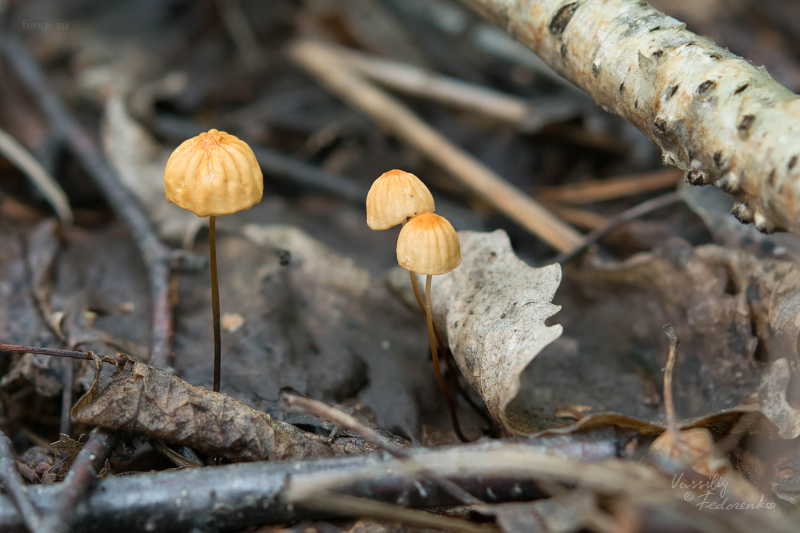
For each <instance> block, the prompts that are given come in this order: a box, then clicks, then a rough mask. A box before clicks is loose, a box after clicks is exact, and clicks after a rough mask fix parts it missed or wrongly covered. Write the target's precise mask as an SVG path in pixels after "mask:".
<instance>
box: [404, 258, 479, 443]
mask: <svg viewBox="0 0 800 533" xmlns="http://www.w3.org/2000/svg"><path fill="white" fill-rule="evenodd" d="M412 275H413V273H412ZM432 279H433V276H431V275H430V274H428V276H427V278H426V279H425V318H426V320H427V321H428V339H429V340H430V342H431V357H432V358H433V371H434V373H436V381H437V382H438V383H439V388H440V389H441V390H442V394H443V395H444V399H445V401H446V402H447V407H448V409H450V419H451V420H452V421H453V431H455V432H456V436H458V438H459V440H461V442H469V440H468V439H467V438H466V437H465V436H464V434H463V433H461V426H460V425H459V424H458V414H457V413H456V405H455V403H454V402H453V398H451V397H450V393H449V392H448V391H447V385H446V384H445V382H444V378H443V377H442V370H441V369H440V368H439V350H438V349H437V347H436V335H435V334H434V333H433V313H432V312H431V280H432Z"/></svg>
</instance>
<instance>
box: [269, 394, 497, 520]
mask: <svg viewBox="0 0 800 533" xmlns="http://www.w3.org/2000/svg"><path fill="white" fill-rule="evenodd" d="M281 401H282V403H283V405H284V407H286V408H288V409H291V410H293V411H297V412H301V413H305V414H309V415H313V416H316V417H318V418H322V419H323V420H328V421H330V422H334V423H336V424H339V425H340V426H343V427H345V428H347V429H348V430H350V431H352V432H354V433H355V434H356V435H360V436H361V437H362V438H364V439H365V440H367V441H368V442H370V443H372V444H374V445H375V446H377V447H379V448H381V449H383V450H386V451H387V452H389V453H390V454H391V455H392V456H394V457H396V458H397V459H402V460H412V461H413V457H412V456H411V455H409V454H408V453H407V452H406V451H405V450H404V449H403V448H401V447H400V446H398V445H397V444H395V443H393V442H392V441H390V440H389V439H387V438H386V437H384V436H383V435H381V434H380V433H378V432H377V431H375V430H374V429H372V428H370V427H368V426H366V425H364V424H362V423H361V422H359V421H358V420H356V419H355V418H354V417H352V416H350V415H348V414H347V413H345V412H344V411H341V410H339V409H336V408H334V407H331V406H329V405H327V404H325V403H323V402H320V401H319V400H314V399H311V398H305V397H303V396H299V395H297V394H292V393H290V392H285V391H284V392H283V393H282V394H281ZM430 474H433V472H430ZM431 479H433V480H435V481H437V482H439V483H440V484H441V485H442V488H443V489H444V490H446V491H447V492H448V493H449V494H451V495H452V496H453V497H454V498H456V499H458V500H459V501H461V503H464V504H467V505H478V504H482V503H483V502H482V501H481V500H479V499H478V498H476V497H475V496H473V495H472V494H470V493H469V492H467V491H465V490H464V489H462V488H461V487H459V486H458V485H456V484H455V483H453V482H452V481H450V480H448V479H444V478H442V477H440V476H436V475H435V474H433V475H432V476H431Z"/></svg>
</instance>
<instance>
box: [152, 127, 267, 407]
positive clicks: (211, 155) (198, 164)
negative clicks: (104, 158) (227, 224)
mask: <svg viewBox="0 0 800 533" xmlns="http://www.w3.org/2000/svg"><path fill="white" fill-rule="evenodd" d="M164 191H165V192H166V195H167V200H168V201H170V202H173V203H176V204H178V205H179V206H180V207H182V208H184V209H186V210H188V211H191V212H193V213H194V214H195V215H197V216H199V217H210V218H209V221H208V231H209V236H208V241H209V259H210V263H211V307H212V320H213V325H214V392H219V386H220V367H221V361H222V348H221V344H220V330H219V283H218V278H217V250H216V240H215V235H214V234H215V225H216V217H218V216H221V215H230V214H231V213H236V212H238V211H244V210H245V209H249V208H251V207H252V206H253V205H255V204H257V203H258V202H260V201H261V195H262V194H263V192H264V178H263V175H262V174H261V168H260V167H259V166H258V161H256V156H255V154H253V150H251V149H250V147H249V146H247V143H245V142H244V141H242V140H240V139H238V138H237V137H234V136H233V135H229V134H227V133H225V132H224V131H217V130H213V129H212V130H209V131H208V132H207V133H201V134H200V135H198V136H197V137H193V138H191V139H189V140H187V141H184V142H183V143H181V145H180V146H178V147H177V148H176V149H175V151H174V152H172V155H171V156H170V157H169V160H168V161H167V166H166V168H165V169H164Z"/></svg>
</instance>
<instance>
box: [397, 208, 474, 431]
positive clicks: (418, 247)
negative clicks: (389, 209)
mask: <svg viewBox="0 0 800 533" xmlns="http://www.w3.org/2000/svg"><path fill="white" fill-rule="evenodd" d="M397 262H398V264H399V265H400V266H401V267H403V268H405V269H406V270H408V271H409V272H410V273H411V276H412V279H413V277H414V274H415V273H417V274H424V275H425V276H426V279H425V318H426V320H427V323H428V338H429V340H430V345H431V357H432V358H433V371H434V372H435V373H436V381H437V382H438V383H439V388H440V389H441V390H442V394H444V397H445V400H446V401H447V405H448V407H449V409H450V418H451V419H452V421H453V429H454V430H455V432H456V435H457V436H458V438H459V439H461V440H462V441H466V440H467V439H466V437H464V434H463V433H462V432H461V428H460V427H459V424H458V417H457V415H456V409H455V404H454V403H453V399H452V398H451V397H450V394H449V393H448V392H447V386H446V385H445V383H444V379H443V378H442V372H441V370H440V369H439V351H438V349H437V346H436V336H435V334H434V329H433V315H432V313H431V280H432V279H433V276H437V275H440V274H447V273H448V272H450V271H451V270H453V269H454V268H456V267H457V266H458V265H460V264H461V245H460V244H459V242H458V234H457V233H456V230H455V229H453V226H452V225H451V224H450V222H448V221H447V219H446V218H444V217H441V216H439V215H436V214H434V213H422V214H420V215H417V216H415V217H412V218H411V220H409V221H408V223H407V224H405V225H404V226H403V229H402V230H400V236H399V237H398V238H397Z"/></svg>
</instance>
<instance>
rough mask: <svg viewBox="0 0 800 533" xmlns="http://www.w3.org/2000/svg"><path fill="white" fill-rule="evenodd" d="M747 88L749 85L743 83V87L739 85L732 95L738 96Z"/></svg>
mask: <svg viewBox="0 0 800 533" xmlns="http://www.w3.org/2000/svg"><path fill="white" fill-rule="evenodd" d="M748 87H750V84H749V83H745V84H744V85H740V86H739V87H738V88H737V89H736V90H735V91H733V94H739V93H741V92H742V91H744V90H745V89H747V88H748Z"/></svg>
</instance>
